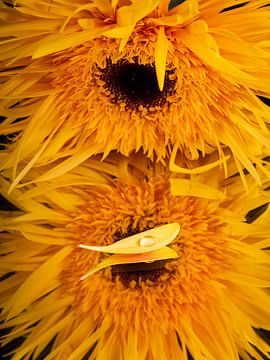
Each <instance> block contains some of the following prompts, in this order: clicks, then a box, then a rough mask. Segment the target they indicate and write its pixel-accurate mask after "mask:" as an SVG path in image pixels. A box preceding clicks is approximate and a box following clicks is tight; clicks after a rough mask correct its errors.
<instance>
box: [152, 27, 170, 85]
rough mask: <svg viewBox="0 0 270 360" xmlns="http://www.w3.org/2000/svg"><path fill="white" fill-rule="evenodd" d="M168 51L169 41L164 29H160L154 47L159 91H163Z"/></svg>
mask: <svg viewBox="0 0 270 360" xmlns="http://www.w3.org/2000/svg"><path fill="white" fill-rule="evenodd" d="M168 49H169V41H168V39H167V36H166V34H165V30H164V27H161V28H160V29H159V31H158V37H157V42H156V47H155V68H156V73H157V80H158V86H159V90H160V91H162V90H163V86H164V80H165V71H166V60H167V54H168Z"/></svg>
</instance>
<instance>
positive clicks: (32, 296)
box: [5, 246, 72, 319]
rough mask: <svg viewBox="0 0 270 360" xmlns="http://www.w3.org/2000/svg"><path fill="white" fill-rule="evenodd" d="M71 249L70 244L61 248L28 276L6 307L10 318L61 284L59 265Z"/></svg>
mask: <svg viewBox="0 0 270 360" xmlns="http://www.w3.org/2000/svg"><path fill="white" fill-rule="evenodd" d="M71 250H72V248H71V247H69V246H67V247H65V248H63V249H61V250H60V251H59V252H57V253H56V254H55V255H54V256H52V257H51V258H50V259H49V260H48V261H47V262H45V263H44V264H42V265H41V266H40V267H39V268H38V269H37V270H36V271H34V272H33V273H32V274H31V275H30V276H29V277H28V278H27V280H26V281H25V282H24V283H23V284H22V285H21V286H20V287H19V289H18V290H17V291H16V292H15V294H14V295H13V296H12V297H11V299H10V301H9V303H8V304H7V306H6V308H5V311H9V314H8V318H9V319H10V318H12V317H14V316H16V315H18V314H19V313H20V312H21V311H22V310H24V309H25V308H26V307H27V306H28V305H30V304H31V303H32V302H33V301H35V300H36V299H38V298H39V297H41V296H43V295H44V294H45V293H47V292H49V291H52V290H53V289H55V288H56V287H57V286H59V280H58V278H57V274H58V273H59V266H60V264H61V262H62V260H63V259H64V258H65V257H66V256H67V255H68V254H69V253H70V252H71ZM33 284H34V286H33Z"/></svg>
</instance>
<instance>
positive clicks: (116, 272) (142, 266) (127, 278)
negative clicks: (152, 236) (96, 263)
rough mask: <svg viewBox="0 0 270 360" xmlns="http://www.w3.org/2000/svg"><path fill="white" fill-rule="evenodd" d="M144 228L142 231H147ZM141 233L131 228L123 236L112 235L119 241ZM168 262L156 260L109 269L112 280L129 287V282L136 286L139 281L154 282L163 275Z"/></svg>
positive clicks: (119, 233)
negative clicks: (117, 279) (133, 282)
mask: <svg viewBox="0 0 270 360" xmlns="http://www.w3.org/2000/svg"><path fill="white" fill-rule="evenodd" d="M149 229H150V228H145V229H144V230H143V231H146V230H149ZM138 232H141V230H139V229H135V230H132V229H131V228H129V229H128V231H127V232H126V233H125V234H123V233H121V232H120V231H119V232H117V233H115V234H114V238H115V241H119V240H121V239H123V238H125V237H128V236H131V235H134V234H137V233H138ZM168 261H170V260H157V261H153V262H149V263H146V262H143V263H134V264H122V265H114V266H112V268H111V274H112V280H116V278H117V277H118V278H119V280H120V281H121V282H122V284H123V285H124V286H126V287H128V286H129V284H130V282H131V281H135V282H136V285H137V286H138V285H139V283H140V281H144V282H145V281H146V280H148V281H151V282H154V283H155V282H156V281H157V280H158V278H159V277H160V276H161V275H163V274H164V273H165V272H166V271H167V269H166V267H165V265H166V263H167V262H168Z"/></svg>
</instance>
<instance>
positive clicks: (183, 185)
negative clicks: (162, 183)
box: [170, 179, 226, 200]
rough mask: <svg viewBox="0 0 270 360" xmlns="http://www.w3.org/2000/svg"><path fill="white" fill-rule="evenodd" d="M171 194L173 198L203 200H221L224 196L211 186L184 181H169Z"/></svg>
mask: <svg viewBox="0 0 270 360" xmlns="http://www.w3.org/2000/svg"><path fill="white" fill-rule="evenodd" d="M170 183H171V193H172V195H174V196H197V197H201V198H205V199H214V200H223V199H225V198H226V195H225V194H224V193H223V192H222V191H219V190H217V189H215V188H212V187H211V186H207V185H205V184H202V183H199V182H197V181H193V180H186V179H171V180H170Z"/></svg>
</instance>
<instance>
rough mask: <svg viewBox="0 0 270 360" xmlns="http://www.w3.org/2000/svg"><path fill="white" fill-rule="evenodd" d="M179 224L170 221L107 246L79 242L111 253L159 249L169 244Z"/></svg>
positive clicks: (133, 252) (94, 249) (85, 246)
mask: <svg viewBox="0 0 270 360" xmlns="http://www.w3.org/2000/svg"><path fill="white" fill-rule="evenodd" d="M179 231H180V225H179V224H178V223H171V224H166V225H162V226H159V227H157V228H154V229H151V230H147V231H143V232H141V233H138V234H135V235H132V236H129V237H127V238H125V239H122V240H119V241H117V242H115V243H114V244H112V245H108V246H89V245H83V244H80V245H79V246H80V247H81V248H83V249H88V250H93V251H100V252H106V253H113V254H138V253H140V254H142V253H145V252H151V251H154V250H157V249H160V248H162V247H164V246H166V245H168V244H170V243H171V242H172V241H173V240H174V239H175V238H176V236H177V235H178V233H179Z"/></svg>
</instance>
